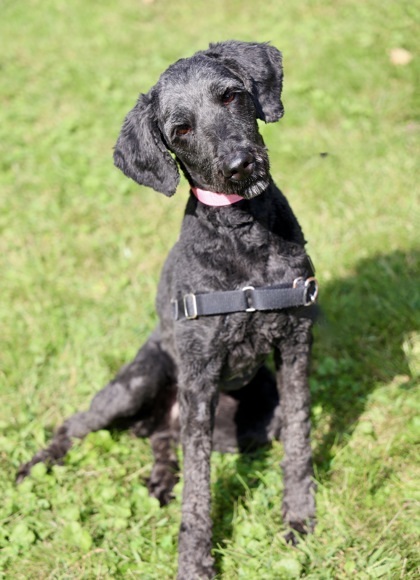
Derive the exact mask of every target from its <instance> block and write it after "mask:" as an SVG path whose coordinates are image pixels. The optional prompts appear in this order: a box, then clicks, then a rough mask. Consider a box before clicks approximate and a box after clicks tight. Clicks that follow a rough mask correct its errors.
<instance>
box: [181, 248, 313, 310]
mask: <svg viewBox="0 0 420 580" xmlns="http://www.w3.org/2000/svg"><path fill="white" fill-rule="evenodd" d="M307 261H308V264H309V267H310V268H309V269H310V273H311V275H310V276H309V277H307V278H303V277H299V278H296V279H295V280H294V281H293V282H291V283H283V284H273V285H272V286H262V287H260V288H255V287H254V286H245V287H244V288H242V289H240V290H227V291H224V292H205V293H198V294H193V293H189V294H185V295H184V296H183V297H182V298H179V299H178V300H177V299H172V300H171V305H172V318H173V319H174V320H185V319H187V320H192V319H194V318H198V317H199V316H213V315H216V314H230V313H232V312H256V311H267V310H268V311H270V310H283V309H285V308H296V307H300V306H310V305H311V304H314V302H315V301H316V298H317V296H318V282H317V280H316V278H315V268H314V266H313V264H312V261H311V259H310V258H309V256H308V260H307Z"/></svg>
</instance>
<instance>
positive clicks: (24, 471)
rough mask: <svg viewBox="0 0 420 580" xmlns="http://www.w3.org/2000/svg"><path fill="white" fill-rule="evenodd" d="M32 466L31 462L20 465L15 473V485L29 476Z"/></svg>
mask: <svg viewBox="0 0 420 580" xmlns="http://www.w3.org/2000/svg"><path fill="white" fill-rule="evenodd" d="M32 465H33V464H32V462H31V461H28V462H27V463H23V464H22V465H21V466H20V467H19V469H18V471H17V473H16V479H15V482H16V483H17V484H19V483H22V481H23V480H24V479H25V478H26V477H28V475H29V474H30V472H31V468H32Z"/></svg>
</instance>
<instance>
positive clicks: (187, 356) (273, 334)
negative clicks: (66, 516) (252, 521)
mask: <svg viewBox="0 0 420 580" xmlns="http://www.w3.org/2000/svg"><path fill="white" fill-rule="evenodd" d="M281 89H282V67H281V54H280V52H279V51H278V50H277V49H275V48H274V47H271V46H269V45H267V44H251V43H243V42H234V41H230V42H224V43H220V44H213V45H210V48H209V49H208V50H206V51H203V52H198V53H197V54H195V55H194V56H192V57H191V58H188V59H183V60H180V61H178V62H176V63H175V64H173V65H172V66H171V67H169V69H168V70H167V71H165V72H164V73H163V74H162V76H161V77H160V79H159V81H158V83H157V84H156V85H155V86H154V87H153V88H152V89H151V90H150V92H149V93H148V94H146V95H141V96H140V98H139V100H138V102H137V104H136V106H135V107H134V109H133V110H132V111H131V112H130V113H129V114H128V116H127V118H126V120H125V123H124V125H123V128H122V131H121V134H120V136H119V139H118V142H117V145H116V148H115V154H114V159H115V164H116V165H117V167H119V168H120V169H121V170H122V171H123V172H124V173H125V174H126V175H128V176H129V177H131V178H132V179H134V180H135V181H136V182H138V183H140V184H143V185H147V186H149V187H152V188H153V189H155V190H156V191H160V192H162V193H164V194H165V195H167V196H170V195H173V194H174V193H175V190H176V187H177V184H178V181H179V173H178V169H177V164H178V165H179V166H180V167H181V169H182V171H183V172H184V174H185V175H186V177H187V179H188V181H189V183H190V185H191V193H190V197H189V200H188V204H187V208H186V212H185V217H184V220H183V223H182V229H181V235H180V239H179V241H178V242H177V244H176V245H175V247H174V248H173V249H172V251H171V253H170V254H169V256H168V258H167V261H166V263H165V266H164V268H163V272H162V277H161V280H160V284H159V290H158V297H157V310H158V314H159V320H160V322H159V325H158V327H157V329H156V330H155V331H154V332H153V334H152V335H151V336H150V338H149V340H148V341H147V342H146V344H145V345H144V346H143V347H142V349H141V350H140V351H139V353H138V354H137V356H136V358H135V359H134V361H133V362H132V363H131V364H130V365H128V366H127V367H125V368H124V369H122V370H121V371H120V373H119V374H118V376H117V377H116V378H115V379H114V380H113V381H112V382H111V383H110V384H109V385H107V386H106V387H105V388H104V389H103V390H102V391H101V392H100V393H98V394H97V395H96V397H95V398H94V399H93V401H92V404H91V407H90V409H89V410H88V411H87V412H83V413H78V414H76V415H74V416H73V417H71V418H70V419H68V420H67V421H66V422H65V423H64V424H63V425H62V426H61V427H60V428H59V429H58V431H57V433H56V435H55V437H54V439H53V441H52V443H51V444H50V446H49V447H48V448H47V449H45V450H42V451H40V452H39V453H38V454H37V455H35V457H34V458H33V459H32V460H31V461H30V462H29V463H27V464H26V465H24V466H22V467H21V469H20V471H19V474H18V479H22V478H23V477H25V476H26V475H27V474H28V473H29V470H30V468H31V466H32V465H34V464H35V463H37V462H39V461H45V462H47V463H53V462H57V461H58V460H59V459H60V458H62V457H63V456H64V455H65V453H66V452H67V451H68V449H69V448H70V446H71V438H72V437H84V436H85V435H86V434H87V433H89V432H90V431H95V430H98V429H103V428H108V427H111V426H120V427H126V426H132V427H133V428H134V430H135V432H136V433H137V434H138V435H142V436H146V435H148V436H150V437H151V441H152V446H153V451H154V454H155V459H156V463H155V465H154V467H153V471H152V475H151V478H150V480H149V483H148V485H149V490H150V492H151V493H152V494H153V495H155V496H156V497H158V498H159V500H160V501H161V503H162V504H163V503H166V502H167V501H168V500H169V499H170V496H171V491H172V488H173V486H174V484H175V482H176V480H177V475H176V472H177V468H178V465H177V458H176V451H175V445H174V443H175V442H176V440H177V437H178V431H179V425H180V434H181V441H182V446H183V453H184V489H183V504H182V523H181V529H180V535H179V578H182V579H185V580H192V579H193V578H194V579H195V578H211V577H212V576H213V574H214V571H213V560H212V557H211V555H210V549H211V520H210V454H211V450H212V446H213V448H216V449H220V450H224V451H232V450H234V449H235V448H239V449H240V450H245V449H247V448H250V447H255V446H256V445H260V444H262V443H265V442H267V441H268V440H270V439H272V438H273V437H277V436H278V435H279V432H280V428H281V439H282V441H283V445H284V452H285V459H284V462H283V470H284V479H285V491H284V498H283V517H284V521H285V523H286V524H287V525H288V526H289V527H290V528H292V529H294V530H295V531H297V532H299V533H305V532H307V531H310V530H311V529H312V527H313V525H314V518H315V501H314V484H313V481H312V475H313V472H312V458H311V447H310V438H309V434H310V409H309V404H310V401H309V388H308V365H309V356H310V349H311V326H312V318H313V316H312V314H313V308H305V306H311V305H312V303H313V302H314V300H315V297H316V292H317V287H316V282H315V280H314V278H313V268H312V265H311V262H310V260H309V258H308V256H307V255H306V253H305V249H304V246H305V240H304V237H303V234H302V231H301V229H300V226H299V224H298V222H297V220H296V218H295V216H294V215H293V213H292V211H291V209H290V207H289V205H288V203H287V201H286V199H285V197H284V196H283V195H282V193H281V192H280V191H279V190H278V189H277V187H276V186H275V185H274V183H273V182H272V179H271V177H270V173H269V162H268V156H267V151H266V148H265V146H264V142H263V140H262V137H261V136H260V134H259V132H258V125H257V119H262V120H264V121H265V122H273V121H277V120H279V119H280V118H281V117H282V115H283V107H282V103H281V101H280V94H281ZM170 152H171V153H172V154H173V155H174V157H175V158H174V157H173V156H171V154H170ZM273 351H274V356H275V363H276V368H277V371H276V377H274V375H273V374H272V373H271V372H270V371H269V370H268V369H267V368H266V367H265V366H264V360H265V359H266V357H267V356H268V355H269V354H270V353H271V352H273ZM279 400H280V405H279V406H278V403H279ZM277 407H278V408H279V411H278V412H276V410H277ZM178 415H179V421H178ZM289 539H291V540H292V541H293V539H294V536H293V532H291V533H290V534H289Z"/></svg>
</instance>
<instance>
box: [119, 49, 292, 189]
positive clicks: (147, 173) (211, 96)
mask: <svg viewBox="0 0 420 580" xmlns="http://www.w3.org/2000/svg"><path fill="white" fill-rule="evenodd" d="M282 80H283V73H282V66H281V53H280V52H279V51H278V50H277V49H276V48H274V47H272V46H269V45H268V44H254V43H246V42H236V41H228V42H222V43H218V44H211V45H210V47H209V49H208V50H206V51H202V52H198V53H196V54H195V55H194V56H192V57H191V58H187V59H182V60H179V61H177V62H176V63H175V64H173V65H172V66H170V67H169V68H168V69H167V70H166V71H165V72H164V73H163V74H162V76H161V77H160V79H159V81H158V83H157V84H156V85H155V86H154V87H153V88H152V89H151V90H150V91H149V93H147V94H145V95H141V96H140V98H139V100H138V102H137V104H136V106H135V107H134V109H133V110H132V111H130V113H129V114H128V115H127V117H126V119H125V122H124V125H123V127H122V130H121V133H120V136H119V138H118V141H117V144H116V147H115V152H114V161H115V165H116V166H117V167H119V168H120V169H121V170H122V171H123V172H124V173H125V175H127V176H128V177H131V178H132V179H134V181H136V182H137V183H139V184H141V185H146V186H149V187H152V188H153V189H155V190H156V191H160V192H162V193H164V194H165V195H168V196H171V195H173V194H174V193H175V190H176V187H177V185H178V182H179V172H178V167H177V163H178V164H179V165H180V167H181V168H182V170H183V171H184V173H185V175H186V177H187V179H188V180H189V182H190V183H191V184H192V185H194V186H198V187H200V188H202V189H207V190H210V191H215V192H220V193H237V194H239V195H241V196H243V197H244V198H251V197H254V196H255V195H258V194H259V193H261V192H262V191H264V190H265V189H266V188H267V186H268V184H269V180H270V177H269V164H268V156H267V152H266V149H265V147H264V143H263V140H262V137H261V136H260V134H259V132H258V125H257V119H262V120H264V121H265V122H267V123H270V122H273V121H277V120H279V119H280V118H281V117H282V116H283V106H282V103H281V100H280V95H281V89H282ZM170 152H171V153H173V154H174V156H175V158H174V157H173V156H172V155H171V153H170Z"/></svg>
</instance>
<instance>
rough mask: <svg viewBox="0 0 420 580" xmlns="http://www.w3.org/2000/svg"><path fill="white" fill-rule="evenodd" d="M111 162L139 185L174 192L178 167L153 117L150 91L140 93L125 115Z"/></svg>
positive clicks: (177, 178) (166, 192) (177, 181)
mask: <svg viewBox="0 0 420 580" xmlns="http://www.w3.org/2000/svg"><path fill="white" fill-rule="evenodd" d="M114 163H115V165H116V166H117V167H118V168H119V169H121V171H122V172H123V173H125V175H127V176H128V177H131V179H134V181H136V182H137V183H139V184H140V185H146V186H147V187H152V188H153V189H155V190H156V191H159V192H161V193H164V194H165V195H167V196H171V195H173V194H174V193H175V191H176V188H177V185H178V183H179V172H178V167H177V165H176V162H175V160H174V159H173V158H172V157H171V156H170V154H169V152H168V150H167V148H166V146H165V143H164V141H163V138H162V135H161V133H160V131H159V128H158V126H157V122H156V120H155V119H154V115H153V106H152V99H151V97H150V93H149V94H147V95H140V97H139V99H138V101H137V104H136V106H135V107H134V109H133V110H132V111H130V112H129V113H128V115H127V117H126V118H125V121H124V124H123V126H122V129H121V133H120V135H119V137H118V141H117V144H116V145H115V149H114Z"/></svg>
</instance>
